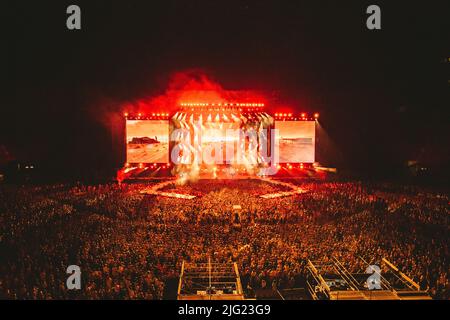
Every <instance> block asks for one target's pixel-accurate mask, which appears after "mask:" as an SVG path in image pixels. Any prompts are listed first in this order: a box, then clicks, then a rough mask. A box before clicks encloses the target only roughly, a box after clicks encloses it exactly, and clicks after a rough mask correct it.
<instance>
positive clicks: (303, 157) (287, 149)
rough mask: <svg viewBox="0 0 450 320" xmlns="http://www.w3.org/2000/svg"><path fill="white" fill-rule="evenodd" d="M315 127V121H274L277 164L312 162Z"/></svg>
mask: <svg viewBox="0 0 450 320" xmlns="http://www.w3.org/2000/svg"><path fill="white" fill-rule="evenodd" d="M315 126H316V122H315V121H275V129H278V137H277V143H278V146H279V163H312V162H314V157H315V138H316V137H315V135H316V129H315Z"/></svg>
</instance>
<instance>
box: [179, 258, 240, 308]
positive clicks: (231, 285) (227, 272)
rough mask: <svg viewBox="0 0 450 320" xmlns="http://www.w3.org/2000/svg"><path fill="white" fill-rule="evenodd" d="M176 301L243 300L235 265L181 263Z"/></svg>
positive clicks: (209, 261)
mask: <svg viewBox="0 0 450 320" xmlns="http://www.w3.org/2000/svg"><path fill="white" fill-rule="evenodd" d="M177 298H178V300H244V293H243V290H242V284H241V280H240V276H239V271H238V267H237V264H236V263H235V262H234V263H212V262H211V259H208V262H206V263H195V262H187V261H183V263H182V266H181V274H180V280H179V284H178V294H177Z"/></svg>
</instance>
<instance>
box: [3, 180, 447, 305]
mask: <svg viewBox="0 0 450 320" xmlns="http://www.w3.org/2000/svg"><path fill="white" fill-rule="evenodd" d="M148 183H150V182H148ZM148 183H147V184H122V185H121V186H119V185H117V184H106V185H96V186H85V185H81V184H75V185H51V186H39V187H37V186H21V187H18V186H7V185H5V186H1V187H0V256H2V263H1V264H0V297H2V298H8V299H67V298H70V299H163V298H167V297H174V296H173V288H171V285H170V284H171V283H174V282H176V281H177V280H178V278H179V276H180V269H181V264H182V261H183V260H185V261H190V262H205V261H207V259H208V258H211V260H212V261H214V262H219V263H220V262H236V263H237V265H238V268H239V272H240V276H241V280H242V284H243V288H244V290H245V294H246V295H248V296H251V295H252V294H253V293H254V292H255V291H257V290H260V289H264V288H267V289H269V288H272V289H287V288H300V287H305V276H306V272H307V271H306V264H307V261H308V260H311V261H319V260H320V261H330V259H333V258H335V259H338V260H339V261H341V262H343V263H344V264H345V266H346V268H347V269H348V270H349V271H350V272H364V271H365V268H366V267H367V263H371V264H377V263H381V259H382V258H386V259H387V260H389V261H391V262H392V263H393V264H394V265H396V266H397V267H398V268H399V269H400V270H402V271H403V272H404V273H405V274H407V275H408V276H409V277H411V278H412V279H413V280H414V281H416V282H417V283H418V284H419V285H420V286H421V289H423V290H427V291H428V292H429V294H430V295H431V296H432V297H434V298H437V299H448V298H450V295H449V293H450V288H449V278H448V276H449V273H448V263H449V260H448V259H449V242H448V234H449V226H450V224H449V218H450V215H449V197H448V195H447V194H446V193H440V192H437V191H433V190H427V189H425V188H423V187H422V188H421V187H413V186H399V185H395V184H388V183H386V184H372V183H363V182H311V181H309V182H308V181H304V180H300V179H299V180H295V179H290V180H289V183H294V184H297V185H299V186H301V188H302V189H304V190H306V191H307V192H306V193H303V194H298V195H294V196H290V197H280V198H274V199H262V198H261V197H259V195H261V194H266V193H271V192H276V191H283V189H284V187H283V186H282V185H274V184H271V183H270V182H268V181H261V180H256V179H251V180H234V181H224V180H200V181H197V182H195V183H187V184H184V185H177V184H175V183H174V184H173V185H171V186H169V187H166V188H165V189H166V190H171V191H172V192H177V193H182V194H193V195H196V196H197V197H196V198H194V199H192V200H187V199H177V198H167V197H162V196H153V195H144V194H141V193H140V192H139V191H140V190H142V189H143V188H145V187H146V186H148ZM151 183H157V182H151ZM237 206H239V208H240V209H236V208H238V207H237ZM69 265H78V266H79V267H80V269H81V273H82V277H81V279H82V289H81V290H67V288H66V279H67V277H68V274H67V273H66V268H67V267H68V266H69ZM175 293H176V288H175Z"/></svg>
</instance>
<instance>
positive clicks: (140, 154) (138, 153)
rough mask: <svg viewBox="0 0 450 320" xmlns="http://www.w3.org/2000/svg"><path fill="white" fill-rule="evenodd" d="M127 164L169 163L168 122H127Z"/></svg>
mask: <svg viewBox="0 0 450 320" xmlns="http://www.w3.org/2000/svg"><path fill="white" fill-rule="evenodd" d="M126 129H127V162H129V163H168V162H169V120H127V128H126Z"/></svg>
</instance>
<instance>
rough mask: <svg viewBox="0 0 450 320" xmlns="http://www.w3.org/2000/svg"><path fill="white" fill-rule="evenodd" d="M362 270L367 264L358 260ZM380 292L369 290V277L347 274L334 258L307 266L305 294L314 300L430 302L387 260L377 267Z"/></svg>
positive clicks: (366, 275) (352, 273) (425, 293)
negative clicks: (306, 291)
mask: <svg viewBox="0 0 450 320" xmlns="http://www.w3.org/2000/svg"><path fill="white" fill-rule="evenodd" d="M359 259H360V260H361V261H362V264H363V265H364V266H365V268H367V267H369V265H371V264H369V263H368V262H367V261H365V260H364V259H363V258H362V257H359ZM380 268H381V272H376V271H375V273H377V274H378V275H379V278H380V288H379V289H373V290H369V288H368V286H367V283H366V281H367V278H368V277H369V276H370V274H368V273H366V272H365V269H364V270H361V271H359V272H350V271H348V269H347V268H346V267H345V266H344V265H343V264H342V263H341V262H340V261H339V260H338V259H336V258H332V259H329V260H326V261H314V262H313V261H310V260H308V262H307V277H306V284H307V290H308V292H309V293H310V295H311V297H312V298H313V299H314V300H430V299H431V297H430V295H429V294H428V293H427V292H425V291H423V290H421V289H420V286H419V285H418V284H417V283H416V282H414V281H413V280H412V279H411V278H409V277H408V276H406V275H405V274H404V273H402V272H401V271H400V270H399V269H398V268H397V267H396V266H394V265H393V264H392V263H391V262H389V261H388V260H387V259H385V258H383V259H382V260H381V263H380Z"/></svg>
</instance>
